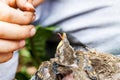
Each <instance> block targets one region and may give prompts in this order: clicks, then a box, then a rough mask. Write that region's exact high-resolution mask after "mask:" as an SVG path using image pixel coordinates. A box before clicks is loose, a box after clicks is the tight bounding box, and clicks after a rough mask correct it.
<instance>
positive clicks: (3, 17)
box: [0, 2, 35, 24]
mask: <svg viewBox="0 0 120 80" xmlns="http://www.w3.org/2000/svg"><path fill="white" fill-rule="evenodd" d="M34 18H35V14H34V13H32V12H23V11H21V10H16V9H14V8H11V7H9V6H8V5H6V4H4V3H2V2H0V21H5V22H10V23H16V24H29V23H31V22H32V21H33V19H34Z"/></svg>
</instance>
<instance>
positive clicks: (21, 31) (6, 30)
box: [0, 21, 36, 40]
mask: <svg viewBox="0 0 120 80" xmlns="http://www.w3.org/2000/svg"><path fill="white" fill-rule="evenodd" d="M35 33H36V30H35V28H34V26H33V25H26V26H20V25H17V24H11V23H7V22H2V21H0V38H2V39H11V40H21V39H26V38H28V37H31V36H33V35H34V34H35Z"/></svg>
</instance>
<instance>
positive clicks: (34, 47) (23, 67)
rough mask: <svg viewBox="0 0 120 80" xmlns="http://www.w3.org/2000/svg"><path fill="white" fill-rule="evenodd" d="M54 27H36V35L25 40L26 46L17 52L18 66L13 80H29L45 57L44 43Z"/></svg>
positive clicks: (46, 57)
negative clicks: (18, 54)
mask: <svg viewBox="0 0 120 80" xmlns="http://www.w3.org/2000/svg"><path fill="white" fill-rule="evenodd" d="M54 29H55V27H48V28H42V27H41V26H36V30H37V32H36V35H35V36H34V37H32V38H29V39H27V40H26V46H25V47H24V48H23V49H21V50H20V51H19V53H20V56H19V57H20V58H19V66H18V70H17V73H16V77H15V80H29V79H30V78H31V76H32V75H33V74H34V73H35V72H36V70H37V69H38V67H39V65H40V63H41V62H43V61H45V60H49V59H48V56H46V50H45V46H46V41H47V40H48V39H49V38H50V37H51V36H52V34H53V30H54Z"/></svg>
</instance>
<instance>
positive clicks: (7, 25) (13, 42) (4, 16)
mask: <svg viewBox="0 0 120 80" xmlns="http://www.w3.org/2000/svg"><path fill="white" fill-rule="evenodd" d="M8 1H14V0H8ZM15 1H18V0H15ZM22 1H24V0H22ZM13 7H15V6H12V7H11V6H10V5H8V4H7V3H5V2H3V1H0V63H3V62H6V61H8V60H9V59H11V58H12V55H13V51H15V50H18V49H20V48H22V47H24V45H25V39H26V38H28V37H31V36H33V35H34V34H35V28H34V26H33V25H28V24H29V23H30V22H32V21H33V20H34V18H35V15H34V12H33V11H31V9H32V8H31V7H28V6H27V8H26V9H27V10H26V11H22V9H21V10H20V9H15V8H13ZM16 7H17V6H16ZM18 8H19V7H18Z"/></svg>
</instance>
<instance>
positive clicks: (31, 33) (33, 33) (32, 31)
mask: <svg viewBox="0 0 120 80" xmlns="http://www.w3.org/2000/svg"><path fill="white" fill-rule="evenodd" d="M35 33H36V29H35V28H32V29H31V31H30V36H33V35H35Z"/></svg>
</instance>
